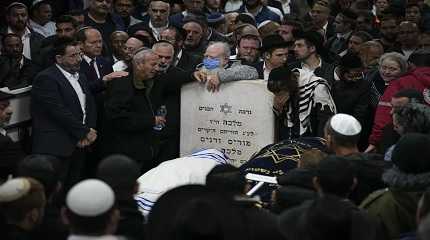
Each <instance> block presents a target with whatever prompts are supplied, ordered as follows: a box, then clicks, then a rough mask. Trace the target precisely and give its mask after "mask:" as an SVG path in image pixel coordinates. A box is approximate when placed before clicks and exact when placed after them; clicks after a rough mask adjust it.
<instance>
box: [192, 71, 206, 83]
mask: <svg viewBox="0 0 430 240" xmlns="http://www.w3.org/2000/svg"><path fill="white" fill-rule="evenodd" d="M193 75H194V78H195V79H197V81H199V82H201V83H204V82H206V80H207V73H206V72H205V71H203V70H198V71H195V72H194V73H193Z"/></svg>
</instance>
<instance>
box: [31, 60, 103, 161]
mask: <svg viewBox="0 0 430 240" xmlns="http://www.w3.org/2000/svg"><path fill="white" fill-rule="evenodd" d="M79 83H80V85H81V87H82V91H83V92H84V94H85V96H86V106H85V112H86V121H85V124H83V123H82V122H83V112H82V109H81V105H80V103H79V99H78V96H77V94H76V92H75V90H74V89H73V87H72V85H70V83H69V81H68V80H67V78H66V77H65V76H64V75H63V73H62V72H61V71H60V69H58V68H57V66H56V65H53V66H51V67H49V68H47V69H46V70H44V71H42V72H40V73H39V74H38V75H37V76H36V78H35V79H34V82H33V88H32V91H31V98H32V103H31V114H32V119H33V153H40V154H50V155H54V156H60V157H67V156H70V155H71V154H72V153H73V151H74V150H75V147H76V144H77V143H78V141H79V140H81V139H83V138H84V137H85V136H86V135H87V133H88V132H89V130H90V129H89V128H95V127H96V120H97V112H96V106H95V102H94V99H93V96H92V94H91V92H90V89H89V88H88V85H87V80H86V78H85V76H84V75H82V74H80V77H79Z"/></svg>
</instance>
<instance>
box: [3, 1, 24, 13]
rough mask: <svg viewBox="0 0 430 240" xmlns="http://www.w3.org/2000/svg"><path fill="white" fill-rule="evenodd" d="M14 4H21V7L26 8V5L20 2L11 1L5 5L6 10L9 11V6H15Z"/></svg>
mask: <svg viewBox="0 0 430 240" xmlns="http://www.w3.org/2000/svg"><path fill="white" fill-rule="evenodd" d="M16 6H21V7H25V8H27V6H26V5H25V4H24V3H21V2H13V3H11V4H9V5H8V6H7V7H6V11H9V10H10V9H11V8H13V7H16Z"/></svg>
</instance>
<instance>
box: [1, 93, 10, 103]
mask: <svg viewBox="0 0 430 240" xmlns="http://www.w3.org/2000/svg"><path fill="white" fill-rule="evenodd" d="M12 97H13V95H12V94H9V93H5V92H2V91H0V102H1V101H5V100H8V99H11V98H12Z"/></svg>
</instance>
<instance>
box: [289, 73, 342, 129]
mask: <svg viewBox="0 0 430 240" xmlns="http://www.w3.org/2000/svg"><path fill="white" fill-rule="evenodd" d="M293 71H296V72H298V73H299V77H298V92H299V94H298V97H299V101H298V108H299V119H300V121H299V122H300V135H303V134H304V133H305V132H307V131H308V130H311V129H310V126H311V122H310V116H311V112H312V109H313V108H314V107H315V105H316V104H317V103H320V104H321V108H322V109H324V107H325V106H328V107H329V108H330V110H331V111H332V112H333V113H336V105H335V104H334V101H333V98H332V96H331V94H330V85H329V84H328V83H327V81H326V80H325V79H323V78H320V77H317V76H315V75H314V73H313V72H309V71H305V70H302V69H298V68H295V69H293ZM291 112H292V109H291V107H289V111H288V115H289V116H291ZM291 120H292V119H291V117H289V118H288V126H289V127H292V126H293V122H292V121H291Z"/></svg>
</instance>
